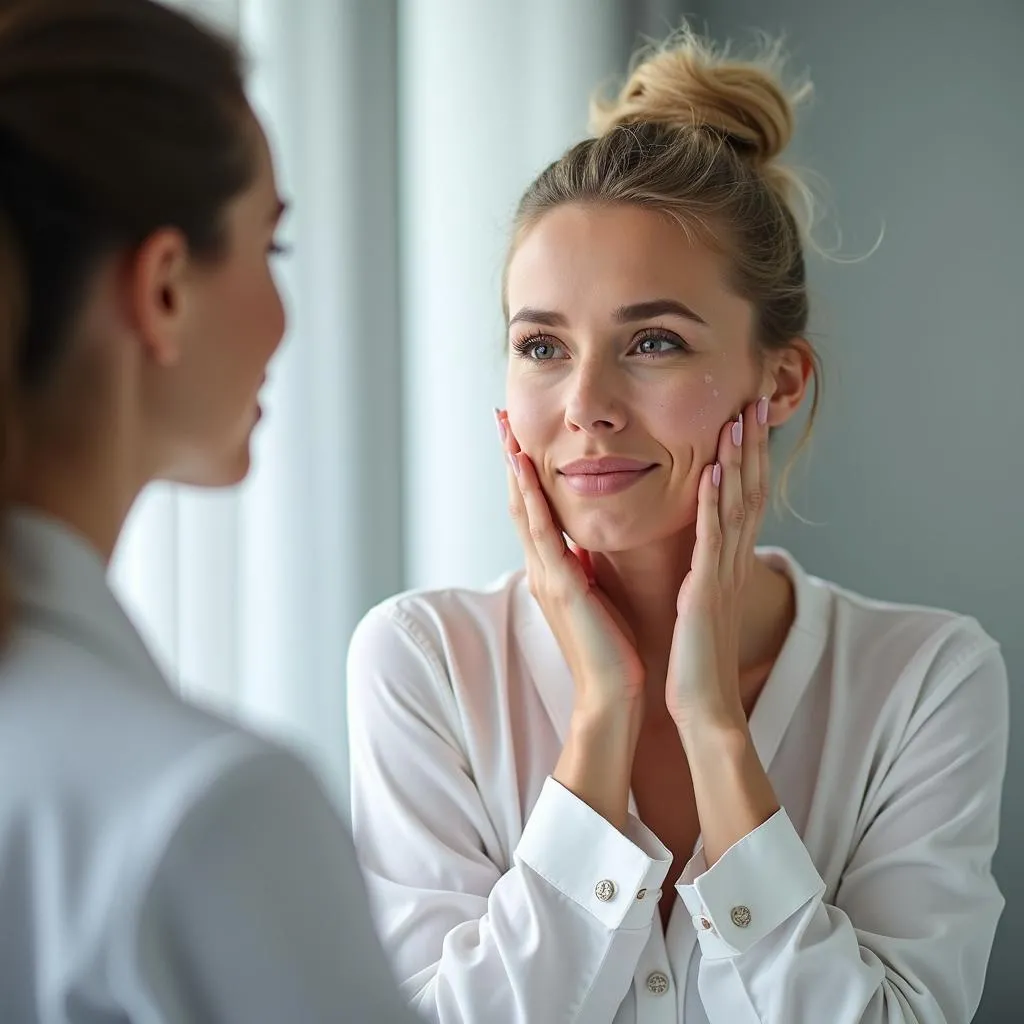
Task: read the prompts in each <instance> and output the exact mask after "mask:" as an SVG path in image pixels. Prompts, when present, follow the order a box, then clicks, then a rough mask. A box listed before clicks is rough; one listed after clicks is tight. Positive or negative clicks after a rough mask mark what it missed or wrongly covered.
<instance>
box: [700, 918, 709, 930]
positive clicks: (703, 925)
mask: <svg viewBox="0 0 1024 1024" xmlns="http://www.w3.org/2000/svg"><path fill="white" fill-rule="evenodd" d="M700 926H701V928H703V929H704V931H710V930H711V922H710V921H709V920H708V919H707V918H706V917H702V918H701V919H700Z"/></svg>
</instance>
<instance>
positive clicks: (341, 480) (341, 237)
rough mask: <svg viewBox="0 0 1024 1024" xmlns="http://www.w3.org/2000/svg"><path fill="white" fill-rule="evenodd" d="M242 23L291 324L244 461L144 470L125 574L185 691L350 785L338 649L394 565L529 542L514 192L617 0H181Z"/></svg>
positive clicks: (434, 566) (468, 580) (607, 54)
mask: <svg viewBox="0 0 1024 1024" xmlns="http://www.w3.org/2000/svg"><path fill="white" fill-rule="evenodd" d="M176 2H177V5H178V6H183V7H189V8H192V9H199V10H200V11H201V12H202V13H203V14H204V15H206V16H209V17H212V18H213V19H214V20H215V21H217V22H219V23H220V24H221V25H222V26H225V27H227V28H228V29H229V31H232V32H237V33H238V35H239V36H240V38H241V41H242V43H243V46H244V47H245V49H246V51H247V52H248V54H249V56H250V66H251V75H250V87H251V93H252V96H253V99H254V102H255V105H256V107H257V108H258V111H259V113H260V114H261V116H262V117H263V120H264V122H265V124H266V126H267V129H268V133H269V135H270V138H271V144H272V147H273V149H274V150H275V153H276V156H277V158H278V165H279V176H280V179H281V182H280V187H281V189H282V192H283V193H284V194H285V195H286V196H287V197H288V198H290V199H291V201H292V213H291V214H290V215H289V218H288V220H287V222H286V224H285V227H284V229H283V232H282V234H283V237H284V238H285V240H286V241H288V242H290V243H292V244H293V245H294V247H295V251H294V253H293V255H292V256H291V257H290V258H289V259H288V260H287V261H286V262H284V263H283V264H282V265H281V267H280V276H281V283H282V285H283V288H284V290H285V293H286V296H287V299H288V305H289V312H290V327H289V333H288V338H287V339H286V342H285V346H284V348H283V350H282V352H281V354H280V355H279V356H278V357H277V359H276V360H275V363H274V364H273V365H272V367H271V381H270V384H269V387H268V391H267V393H266V394H267V402H266V405H267V413H268V415H267V416H266V418H265V419H264V421H263V423H262V424H261V426H260V427H259V428H258V432H257V436H256V441H255V445H254V453H255V462H254V470H253V473H252V475H251V477H250V479H249V480H248V481H247V482H246V483H245V484H244V485H243V486H242V487H241V488H239V489H238V490H236V491H234V492H232V493H228V494H201V493H196V492H191V491H186V490H182V489H175V488H169V487H155V488H153V490H152V491H151V492H150V493H148V494H147V495H145V496H144V497H143V499H142V501H141V502H140V504H139V506H138V507H137V509H136V511H135V512H134V513H133V515H132V518H131V520H130V522H129V525H128V528H127V530H126V533H125V536H124V539H123V541H122V544H121V545H120V548H119V550H118V552H117V556H116V559H115V565H114V573H113V577H114V581H115V585H116V586H117V587H118V588H119V590H120V591H121V592H122V594H123V595H124V597H125V600H126V602H127V603H128V605H129V607H130V608H131V610H132V611H133V613H134V614H135V617H136V618H137V620H138V621H139V622H140V625H141V626H142V628H143V630H144V632H145V633H146V634H147V635H148V637H149V638H150V639H151V641H152V642H153V644H154V646H155V648H156V649H157V651H158V653H159V655H160V656H161V657H162V659H163V660H164V662H165V664H166V666H167V668H168V670H169V671H170V672H171V673H172V674H173V675H174V676H175V677H176V678H178V679H180V680H181V685H182V689H183V691H184V692H185V693H186V694H188V695H189V696H191V697H193V698H195V699H198V700H201V701H208V702H210V703H212V704H214V705H216V706H218V707H220V708H222V709H224V710H226V711H228V712H229V713H232V714H237V715H240V716H241V717H242V718H243V719H245V720H246V721H248V722H250V723H251V724H254V725H256V726H257V727H260V728H263V729H264V730H267V731H270V732H271V733H273V734H275V735H277V736H279V737H281V738H283V739H285V740H287V741H291V742H293V743H295V744H296V745H298V746H299V747H300V748H302V749H303V750H304V751H306V752H307V753H308V754H309V755H311V756H312V757H313V759H314V760H315V761H316V762H317V763H319V765H320V766H321V768H322V769H323V771H324V774H325V776H326V777H327V779H328V781H329V782H330V783H332V784H333V785H334V786H335V787H336V793H337V794H338V796H339V798H341V799H342V800H343V799H344V787H345V783H346V778H347V771H346V765H347V751H346V748H345V740H344V736H345V727H344V702H345V680H344V664H345V653H346V648H347V642H348V637H349V635H350V633H351V630H352V628H353V627H354V625H355V623H356V622H357V621H358V619H359V617H360V616H361V615H362V614H363V612H364V611H365V610H366V609H367V608H368V607H370V606H371V605H372V604H373V603H375V602H376V601H377V600H379V599H381V598H383V597H384V596H386V595H387V594H389V593H393V592H395V591H397V590H399V589H401V588H402V587H405V586H438V585H458V584H465V585H477V584H481V583H483V582H485V581H487V580H488V579H490V578H493V577H494V576H496V575H498V574H499V573H501V572H503V571H505V570H507V569H509V568H512V567H515V566H516V565H517V564H519V561H520V555H519V552H518V551H517V549H516V544H515V538H514V536H513V534H512V532H511V530H510V529H509V527H508V524H507V522H506V511H505V509H506V498H505V493H504V486H505V485H504V470H503V466H502V462H501V456H500V451H499V450H498V448H497V443H496V441H495V438H494V428H493V425H492V421H491V408H492V406H494V405H497V404H500V402H501V401H502V397H501V396H502V391H503V386H502V379H503V365H502V363H503V354H502V337H503V330H502V324H501V319H500V303H499V291H498V289H499V273H500V267H501V261H502V257H503V255H504V246H505V242H506V238H507V230H508V223H509V218H510V216H511V213H512V209H513V207H514V204H515V201H516V199H517V197H518V195H519V193H520V192H521V190H522V188H523V187H524V185H525V184H526V183H527V181H528V180H529V178H530V177H531V176H532V175H533V174H535V173H536V172H537V171H538V170H539V169H540V168H541V167H542V166H543V165H544V164H545V163H547V162H548V161H549V160H551V159H553V158H554V157H556V156H557V155H558V154H559V153H560V152H561V151H562V150H563V149H564V148H565V146H566V145H568V144H569V143H570V142H572V141H574V140H575V139H577V138H579V137H580V136H581V134H582V132H583V130H584V129H585V127H586V110H587V97H588V95H589V93H590V91H591V90H592V89H593V88H594V87H595V85H597V84H598V83H599V82H600V81H601V80H603V79H605V78H606V77H607V76H609V75H610V74H614V73H618V72H621V70H622V69H623V65H624V58H625V54H626V53H627V52H628V48H629V44H630V42H631V38H629V27H630V26H629V25H628V24H627V21H626V17H627V14H626V13H625V12H626V11H627V10H628V8H629V5H628V4H627V3H625V2H624V0H560V2H558V3H549V2H547V0H520V2H519V3H515V4H514V3H511V2H508V3H497V2H494V3H484V4H482V3H479V2H478V0H372V2H370V0H366V2H363V0H303V2H302V3H295V2H294V0H205V2H204V0H176Z"/></svg>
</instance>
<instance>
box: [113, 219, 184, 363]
mask: <svg viewBox="0 0 1024 1024" xmlns="http://www.w3.org/2000/svg"><path fill="white" fill-rule="evenodd" d="M189 269H190V262H189V251H188V242H187V241H186V239H185V236H184V235H183V234H182V233H181V232H180V231H179V230H177V229H176V228H162V229H161V230H159V231H155V232H153V234H152V235H150V236H149V237H148V238H147V239H146V240H145V241H144V242H143V243H142V245H141V246H139V248H138V249H137V250H136V251H135V253H134V255H133V256H132V257H131V260H130V263H129V265H128V267H127V272H128V301H129V304H130V316H131V320H132V322H133V324H134V327H135V329H136V331H137V333H138V336H139V339H140V341H141V343H142V347H143V349H144V352H145V354H146V356H147V357H148V358H150V359H152V360H153V361H154V362H155V363H157V364H158V365H159V366H173V365H174V364H175V363H177V362H178V360H179V359H180V358H181V353H182V349H183V345H184V338H185V323H186V319H187V313H188V296H189V287H188V284H189Z"/></svg>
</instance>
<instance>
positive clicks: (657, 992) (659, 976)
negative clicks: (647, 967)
mask: <svg viewBox="0 0 1024 1024" xmlns="http://www.w3.org/2000/svg"><path fill="white" fill-rule="evenodd" d="M668 985H669V982H668V975H667V974H663V973H662V972H661V971H651V973H650V974H648V975H647V991H648V992H650V993H651V995H654V996H663V995H664V994H665V993H666V992H667V991H668Z"/></svg>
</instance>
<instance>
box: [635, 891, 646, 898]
mask: <svg viewBox="0 0 1024 1024" xmlns="http://www.w3.org/2000/svg"><path fill="white" fill-rule="evenodd" d="M646 895H647V890H646V889H641V890H640V891H639V892H638V893H637V894H636V898H637V899H638V900H642V899H643V898H644V897H645V896H646Z"/></svg>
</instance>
